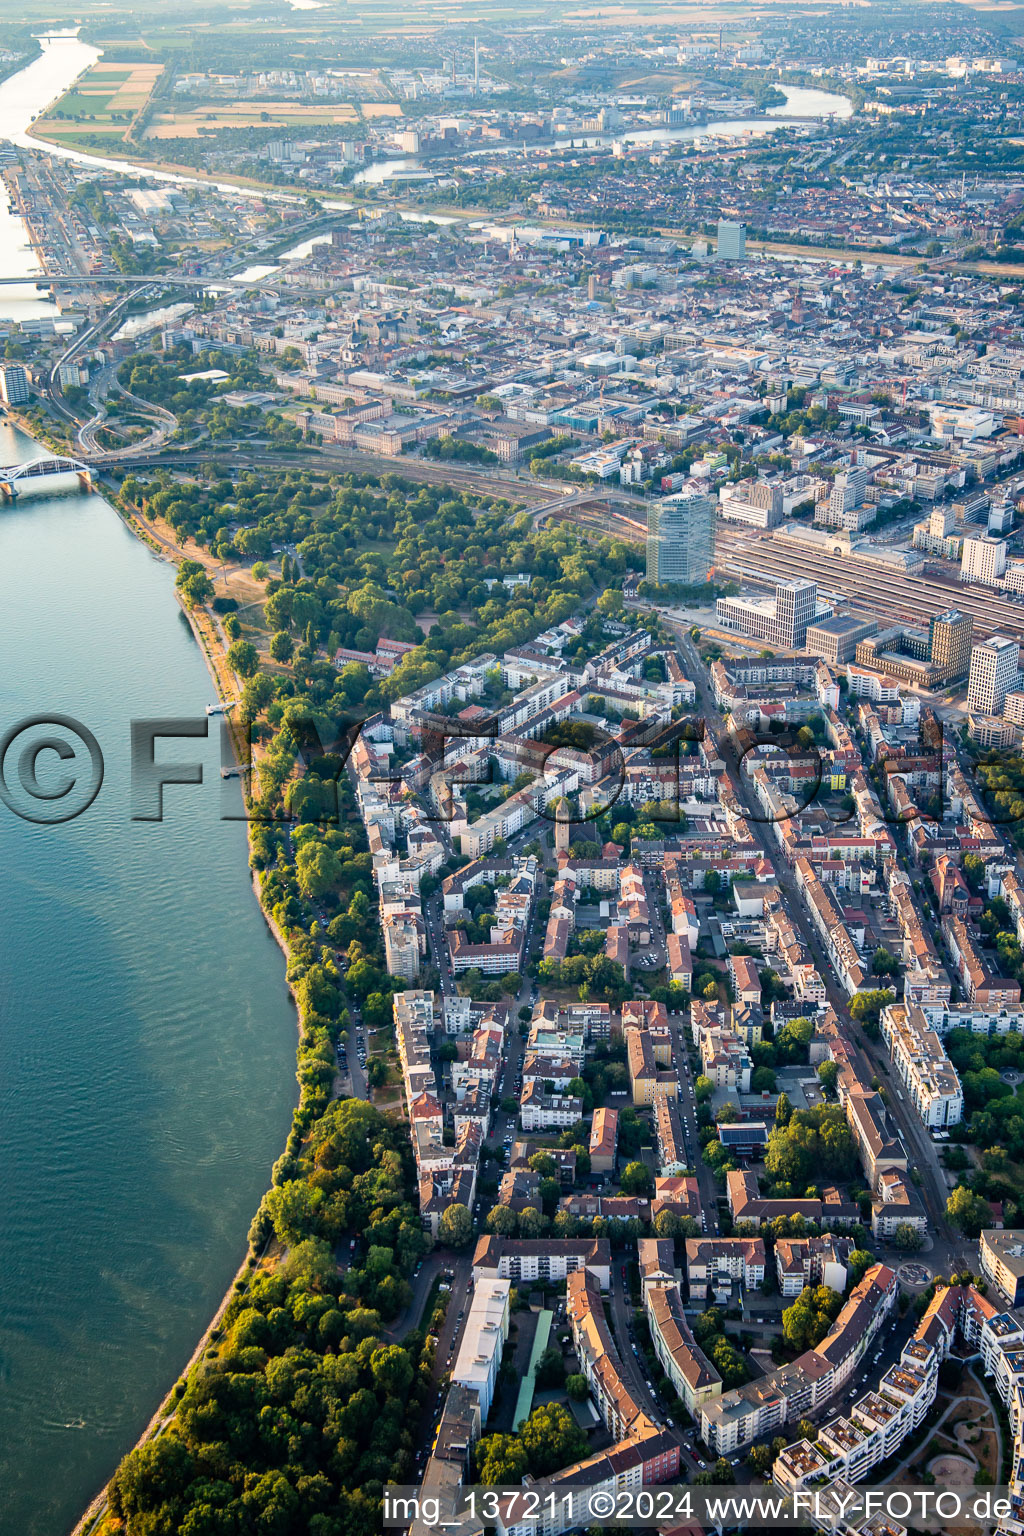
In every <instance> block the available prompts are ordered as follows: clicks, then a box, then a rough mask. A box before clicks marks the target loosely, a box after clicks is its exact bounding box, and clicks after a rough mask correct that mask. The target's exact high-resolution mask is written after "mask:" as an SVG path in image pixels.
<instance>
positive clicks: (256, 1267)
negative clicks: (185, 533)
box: [71, 495, 302, 1536]
mask: <svg viewBox="0 0 1024 1536" xmlns="http://www.w3.org/2000/svg"><path fill="white" fill-rule="evenodd" d="M104 500H106V501H107V502H108V504H109V505H110V506H111V510H112V511H114V512H116V514H117V515H118V516H119V517H120V518H121V520H122V521H123V523H124V524H125V526H126V527H127V528H128V529H129V530H130V531H131V533H132V534H133V536H134V537H136V538H138V539H139V540H140V542H142V543H143V544H145V545H146V547H147V548H149V549H151V550H153V552H154V553H155V554H157V555H159V557H160V558H161V559H162V560H164V561H165V562H166V563H168V564H171V565H177V564H179V563H180V561H181V560H182V559H184V558H186V556H185V554H184V552H183V551H180V550H177V549H174V548H172V547H171V546H169V544H168V543H167V542H166V541H165V542H163V543H160V542H158V541H157V539H156V537H155V536H154V535H153V533H152V532H151V531H150V530H149V528H148V527H147V526H146V524H145V523H144V522H143V521H142V520H141V519H140V518H139V516H138V514H137V513H136V512H135V511H134V509H132V508H130V507H128V506H126V505H125V503H124V502H123V501H122V500H121V498H120V496H119V495H117V496H115V497H114V498H111V497H110V496H109V495H108V496H105V497H104ZM176 596H177V600H178V604H179V607H180V609H181V612H182V613H183V614H184V616H185V618H186V620H187V622H188V625H189V628H190V629H191V631H192V634H193V636H194V638H195V640H196V643H197V644H198V646H199V649H200V650H201V651H202V654H203V658H204V661H205V663H206V668H207V671H208V673H209V675H210V680H211V682H212V683H213V686H214V689H215V691H216V693H217V697H218V699H219V701H220V702H221V703H222V704H223V703H227V702H228V701H229V700H230V699H231V698H232V697H233V696H234V695H235V693H236V692H237V690H238V688H239V687H240V681H239V679H237V678H236V677H235V674H234V673H233V672H232V671H231V669H230V667H229V666H228V663H227V642H226V638H225V637H223V634H222V633H221V636H220V637H218V626H217V624H216V622H215V621H214V620H213V618H212V616H211V615H210V614H208V613H207V612H206V610H205V609H203V610H201V612H202V614H203V616H204V617H205V619H206V622H205V623H203V622H202V619H201V618H200V614H199V613H198V612H197V611H196V610H194V609H192V608H190V607H189V605H188V604H187V603H186V602H185V601H184V600H183V599H182V598H181V596H180V594H177V593H176ZM229 738H230V740H231V743H232V750H233V752H234V755H235V761H236V763H237V764H241V762H242V760H243V759H242V756H241V755H240V752H239V741H238V739H237V735H236V728H235V726H234V723H233V722H231V723H229ZM243 792H244V786H243ZM247 847H248V848H249V851H250V852H251V848H252V841H251V837H249V838H247ZM250 886H251V889H252V892H253V895H254V897H255V899H256V903H257V905H258V907H259V909H260V913H261V915H262V917H263V920H264V922H265V923H266V926H267V930H268V932H269V933H270V935H271V937H272V938H273V939H274V941H275V943H276V944H277V946H278V948H279V949H280V950H281V953H282V955H283V956H284V960H285V966H286V972H285V985H286V987H287V989H288V992H289V993H290V995H291V998H292V1002H293V1004H294V1005H295V1010H296V1025H297V1028H298V1031H299V1035H300V1038H301V1031H302V1023H301V1015H300V1012H299V1007H298V999H297V997H296V994H295V988H294V986H293V985H292V983H291V981H290V980H289V979H288V975H287V967H288V965H289V963H290V961H291V951H290V949H289V947H288V941H287V939H286V938H285V935H284V934H283V933H282V931H281V929H280V928H279V926H278V925H277V923H276V922H275V921H274V918H273V916H272V914H271V913H270V912H269V911H268V910H267V908H266V905H265V903H264V901H263V896H262V892H261V890H260V885H259V878H258V876H257V874H256V872H255V870H251V874H250ZM283 1150H284V1148H282V1151H283ZM254 1214H255V1213H254ZM274 1247H275V1245H274V1243H273V1239H270V1240H269V1241H268V1242H267V1244H265V1245H264V1248H263V1250H262V1252H261V1253H260V1254H259V1255H256V1254H254V1253H253V1251H252V1247H251V1245H250V1244H247V1245H246V1251H245V1255H244V1257H243V1258H242V1260H241V1262H240V1263H239V1265H238V1268H237V1269H236V1271H235V1273H234V1275H233V1276H232V1278H231V1281H230V1282H229V1284H228V1286H227V1288H226V1290H225V1292H224V1295H223V1296H222V1297H221V1300H220V1303H219V1305H218V1306H217V1309H216V1311H215V1312H214V1314H213V1316H212V1317H211V1319H210V1321H209V1322H208V1323H207V1325H206V1327H205V1328H204V1330H203V1332H202V1334H201V1335H200V1337H199V1340H198V1342H197V1343H196V1345H195V1348H194V1349H193V1351H192V1354H191V1355H190V1356H189V1359H188V1361H187V1362H186V1364H185V1366H184V1368H183V1369H182V1370H181V1372H180V1373H179V1374H178V1376H177V1378H176V1380H175V1381H174V1383H173V1384H172V1386H171V1387H170V1388H169V1389H168V1390H167V1392H166V1393H165V1395H164V1397H163V1399H162V1401H161V1402H160V1404H159V1406H158V1407H157V1409H156V1410H155V1411H154V1413H153V1415H152V1417H151V1418H150V1420H149V1422H148V1423H147V1425H146V1427H145V1428H144V1429H143V1431H142V1433H141V1434H140V1435H139V1437H138V1439H137V1440H136V1441H135V1443H134V1445H133V1446H131V1447H128V1448H127V1449H126V1450H125V1452H124V1454H125V1455H127V1454H128V1453H129V1451H130V1450H133V1449H134V1450H137V1449H139V1448H140V1447H141V1446H144V1445H146V1444H148V1443H149V1442H150V1441H151V1440H154V1439H156V1438H157V1437H158V1436H159V1435H161V1434H163V1433H164V1431H165V1430H166V1429H167V1428H168V1427H169V1426H170V1425H171V1424H172V1423H173V1421H174V1415H175V1412H176V1410H177V1405H178V1402H179V1400H180V1399H181V1397H182V1396H183V1395H184V1392H185V1389H186V1386H187V1383H188V1380H189V1377H190V1376H191V1375H192V1374H193V1373H194V1372H195V1371H196V1369H197V1368H198V1367H200V1366H201V1365H202V1364H203V1362H204V1360H206V1358H207V1356H208V1354H209V1353H210V1349H211V1346H212V1345H213V1344H215V1343H216V1340H215V1338H214V1334H215V1333H216V1330H217V1328H218V1327H219V1325H220V1322H221V1319H222V1318H223V1316H224V1313H225V1312H226V1310H227V1308H228V1306H229V1305H230V1303H231V1301H232V1300H233V1299H234V1297H235V1296H236V1295H238V1294H239V1293H244V1292H245V1291H246V1290H248V1288H249V1286H250V1285H251V1284H252V1281H253V1279H254V1278H255V1276H256V1275H257V1274H258V1273H259V1272H260V1269H261V1268H266V1269H271V1268H273V1265H274V1262H275V1260H276V1253H274V1252H273V1249H274ZM109 1489H110V1479H109V1478H108V1480H107V1481H106V1482H105V1483H104V1485H103V1487H102V1488H101V1489H100V1491H99V1492H98V1493H97V1494H96V1496H95V1497H94V1498H93V1499H92V1500H91V1502H90V1503H89V1505H88V1507H87V1509H86V1510H85V1512H84V1513H83V1514H82V1516H81V1517H80V1518H79V1520H78V1521H77V1522H76V1524H75V1526H74V1527H73V1529H72V1532H71V1536H102V1533H103V1532H104V1531H105V1530H106V1529H107V1527H106V1526H105V1524H104V1522H105V1520H106V1517H107V1514H108V1506H109Z"/></svg>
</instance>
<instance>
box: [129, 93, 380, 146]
mask: <svg viewBox="0 0 1024 1536" xmlns="http://www.w3.org/2000/svg"><path fill="white" fill-rule="evenodd" d="M358 121H359V112H358V109H357V108H356V107H354V106H352V105H351V104H350V103H348V102H331V103H330V104H316V105H310V106H305V105H304V104H303V103H302V102H298V101H253V100H251V99H250V100H247V101H222V102H221V101H218V102H216V103H209V104H207V105H204V106H201V107H190V108H188V109H186V110H184V111H178V112H155V113H154V114H153V119H152V121H151V122H150V123H149V125H148V127H147V128H146V132H145V137H146V138H147V139H197V138H200V137H201V136H202V135H203V134H206V133H211V132H217V131H219V130H221V129H224V128H316V127H322V126H323V125H324V124H333V123H340V124H345V123H358Z"/></svg>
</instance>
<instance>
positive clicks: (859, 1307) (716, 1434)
mask: <svg viewBox="0 0 1024 1536" xmlns="http://www.w3.org/2000/svg"><path fill="white" fill-rule="evenodd" d="M898 1294H899V1282H898V1280H897V1278H896V1275H895V1273H894V1271H893V1270H891V1269H889V1268H888V1267H887V1266H886V1265H884V1264H875V1265H873V1266H872V1268H871V1269H869V1270H868V1272H867V1274H866V1275H865V1276H864V1278H863V1279H862V1280H861V1282H860V1284H859V1285H857V1286H855V1287H854V1290H853V1292H852V1293H851V1295H850V1297H849V1300H848V1301H847V1302H846V1304H845V1306H844V1307H843V1309H842V1311H841V1312H840V1314H839V1316H838V1317H837V1318H836V1320H835V1323H834V1324H833V1325H832V1330H831V1332H830V1333H829V1334H828V1336H827V1337H826V1338H824V1339H822V1341H821V1343H820V1344H819V1345H818V1346H817V1347H816V1348H815V1349H812V1350H808V1351H807V1352H806V1353H805V1354H803V1355H801V1356H800V1358H799V1359H798V1360H794V1361H793V1362H792V1363H791V1364H789V1365H784V1366H780V1367H778V1368H777V1369H776V1370H774V1371H771V1372H769V1374H768V1375H767V1376H762V1377H760V1378H759V1379H758V1380H757V1381H750V1382H746V1383H745V1384H744V1385H743V1386H742V1387H736V1388H734V1389H733V1390H732V1391H731V1392H725V1393H723V1394H722V1396H721V1397H719V1398H715V1399H714V1400H712V1401H711V1402H708V1403H705V1404H704V1406H703V1407H702V1408H701V1414H700V1428H701V1438H702V1439H703V1440H704V1441H705V1442H706V1444H707V1445H709V1446H710V1447H711V1449H712V1450H713V1451H714V1452H715V1454H716V1455H718V1456H728V1455H731V1454H732V1453H733V1452H734V1451H737V1450H739V1449H740V1447H741V1446H744V1445H751V1444H752V1443H753V1442H754V1441H755V1440H761V1439H764V1438H765V1437H766V1436H771V1435H774V1434H776V1433H777V1432H778V1430H780V1429H782V1428H783V1427H784V1425H786V1424H787V1423H791V1422H792V1421H793V1420H795V1419H798V1418H802V1417H804V1416H805V1415H807V1414H811V1413H814V1412H816V1411H817V1410H819V1409H820V1408H822V1407H823V1406H824V1404H825V1403H826V1402H828V1401H829V1399H830V1398H832V1397H834V1396H835V1394H836V1393H837V1392H838V1391H839V1390H840V1389H841V1388H842V1387H844V1386H845V1385H846V1383H847V1382H848V1381H849V1379H850V1377H851V1376H852V1375H853V1373H854V1371H855V1370H856V1369H857V1365H858V1363H859V1362H860V1361H861V1360H862V1359H863V1358H864V1355H865V1354H866V1353H867V1351H868V1349H869V1348H870V1346H871V1341H872V1340H873V1339H874V1338H875V1337H876V1335H877V1334H878V1332H879V1330H880V1329H881V1328H882V1327H883V1326H884V1325H885V1321H886V1319H887V1317H888V1316H889V1313H890V1312H891V1311H892V1309H893V1306H894V1305H895V1302H896V1297H897V1295H898Z"/></svg>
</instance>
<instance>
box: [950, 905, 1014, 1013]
mask: <svg viewBox="0 0 1024 1536" xmlns="http://www.w3.org/2000/svg"><path fill="white" fill-rule="evenodd" d="M942 934H943V937H944V939H945V941H946V947H947V949H948V950H949V954H950V958H951V959H952V961H953V966H954V969H955V970H956V973H957V976H958V977H959V980H960V985H961V987H962V988H963V990H964V992H965V993H966V994H967V1000H968V1002H969V1003H971V1004H973V1005H976V1006H978V1007H980V1008H987V1009H992V1008H997V1009H998V1008H1017V1007H1019V1006H1020V983H1019V982H1017V981H1014V980H1012V978H1010V977H1009V976H994V975H993V974H992V972H991V971H990V970H989V968H988V965H987V963H986V961H985V958H984V956H983V955H982V953H981V949H980V948H979V946H978V944H977V942H976V940H975V938H974V936H973V934H972V932H971V930H970V929H969V928H968V926H967V924H966V923H965V922H964V920H963V918H961V917H956V916H953V915H947V916H945V917H944V918H943V919H942Z"/></svg>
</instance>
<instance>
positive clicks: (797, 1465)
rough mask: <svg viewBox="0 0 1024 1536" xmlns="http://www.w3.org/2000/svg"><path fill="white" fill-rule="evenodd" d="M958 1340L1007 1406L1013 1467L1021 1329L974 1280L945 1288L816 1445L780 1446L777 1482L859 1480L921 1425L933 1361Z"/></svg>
mask: <svg viewBox="0 0 1024 1536" xmlns="http://www.w3.org/2000/svg"><path fill="white" fill-rule="evenodd" d="M960 1340H962V1341H963V1343H964V1344H965V1345H967V1347H968V1348H969V1349H974V1350H976V1351H977V1352H978V1353H979V1354H980V1356H981V1361H982V1366H983V1369H984V1373H985V1375H986V1377H989V1378H990V1379H991V1380H993V1382H994V1384H995V1387H996V1390H997V1391H998V1393H999V1396H1000V1398H1001V1399H1002V1401H1003V1403H1004V1405H1005V1406H1006V1407H1007V1409H1008V1412H1009V1416H1010V1424H1011V1428H1012V1429H1013V1432H1014V1436H1015V1439H1016V1441H1017V1444H1016V1446H1015V1455H1014V1465H1015V1467H1016V1465H1017V1461H1018V1459H1019V1455H1020V1450H1019V1439H1020V1434H1021V1429H1022V1417H1024V1407H1022V1405H1024V1329H1022V1327H1021V1324H1020V1323H1019V1322H1018V1321H1017V1319H1016V1318H1014V1317H1013V1316H1012V1315H1011V1314H1010V1313H1008V1312H999V1311H998V1309H997V1308H996V1307H995V1306H994V1305H993V1303H992V1302H991V1301H989V1300H988V1299H987V1298H986V1297H984V1296H982V1295H981V1294H980V1292H979V1291H977V1290H976V1289H975V1287H974V1286H973V1285H970V1286H952V1287H950V1286H944V1287H942V1288H941V1289H939V1290H937V1291H936V1293H935V1295H934V1297H933V1299H932V1300H931V1302H930V1303H929V1305H928V1309H927V1311H926V1312H925V1315H924V1317H923V1318H922V1320H921V1323H920V1324H919V1326H918V1328H917V1329H916V1331H915V1333H914V1336H913V1338H911V1339H910V1340H909V1341H908V1343H907V1344H906V1345H905V1346H904V1348H903V1351H902V1354H901V1356H900V1360H899V1363H898V1364H896V1365H893V1366H890V1367H889V1369H888V1370H886V1371H885V1372H884V1373H883V1375H882V1377H881V1379H880V1380H879V1382H878V1385H877V1387H874V1388H872V1389H870V1390H869V1391H867V1392H866V1393H865V1394H864V1395H863V1396H862V1397H860V1398H859V1399H858V1400H857V1401H856V1402H855V1403H854V1404H853V1406H852V1408H851V1409H850V1410H849V1412H848V1413H847V1414H844V1415H841V1416H840V1417H838V1418H836V1419H833V1420H831V1421H830V1422H829V1423H828V1424H826V1425H825V1426H824V1427H823V1428H822V1429H821V1430H819V1431H818V1434H817V1438H816V1441H815V1444H814V1445H811V1443H810V1442H809V1441H807V1440H798V1441H796V1442H795V1443H794V1444H792V1445H788V1446H786V1448H785V1449H784V1450H783V1451H781V1452H780V1454H779V1456H778V1457H777V1458H776V1461H775V1464H774V1467H773V1469H772V1477H773V1480H774V1482H775V1484H776V1485H777V1486H778V1487H780V1488H782V1489H784V1490H786V1491H787V1492H789V1493H793V1492H796V1491H797V1490H798V1489H800V1488H804V1487H808V1486H814V1487H815V1488H817V1489H819V1490H822V1489H824V1488H827V1487H828V1486H829V1485H835V1484H837V1483H843V1484H854V1483H858V1482H863V1481H864V1479H865V1478H867V1477H868V1475H869V1474H870V1472H871V1471H872V1470H873V1469H874V1468H875V1467H877V1466H879V1465H880V1464H881V1463H882V1462H885V1461H888V1460H889V1459H890V1458H891V1457H893V1456H895V1455H896V1454H897V1453H898V1452H899V1450H900V1447H901V1446H902V1445H903V1443H904V1441H906V1440H907V1439H908V1438H909V1437H910V1436H911V1435H913V1434H914V1432H915V1431H916V1430H918V1429H919V1428H920V1427H921V1425H922V1424H923V1423H924V1421H925V1418H926V1416H927V1414H928V1412H929V1410H930V1409H931V1407H932V1405H933V1403H934V1402H935V1398H936V1396H937V1393H938V1386H939V1366H940V1365H941V1364H942V1361H943V1360H944V1359H945V1358H946V1356H947V1354H948V1353H949V1351H950V1349H951V1348H952V1346H953V1345H954V1344H955V1343H956V1342H957V1341H960ZM1015 1476H1016V1473H1015Z"/></svg>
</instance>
